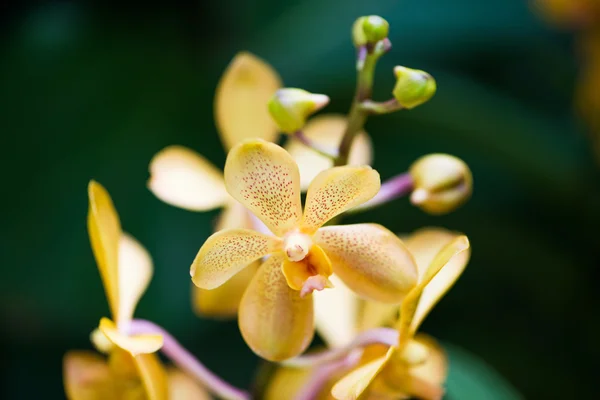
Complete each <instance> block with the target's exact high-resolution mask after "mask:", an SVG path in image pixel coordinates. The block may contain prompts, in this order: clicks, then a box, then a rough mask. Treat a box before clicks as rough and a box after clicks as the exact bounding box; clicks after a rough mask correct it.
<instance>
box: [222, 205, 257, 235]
mask: <svg viewBox="0 0 600 400" xmlns="http://www.w3.org/2000/svg"><path fill="white" fill-rule="evenodd" d="M253 220H256V221H258V220H257V219H256V218H253V216H252V213H251V212H250V211H248V209H247V208H246V207H244V206H243V205H242V204H240V203H239V202H237V201H235V200H233V199H232V201H229V202H228V203H227V204H226V205H225V207H224V208H223V211H221V214H220V215H219V217H218V219H217V223H216V226H215V232H218V231H222V230H224V229H234V228H246V229H254V226H253V222H254V221H253Z"/></svg>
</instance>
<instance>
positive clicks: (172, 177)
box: [148, 52, 371, 317]
mask: <svg viewBox="0 0 600 400" xmlns="http://www.w3.org/2000/svg"><path fill="white" fill-rule="evenodd" d="M281 85H282V83H281V78H280V77H279V75H278V74H277V72H276V71H275V70H274V69H273V68H272V67H271V66H270V65H268V64H267V63H266V62H265V61H263V60H261V59H259V58H258V57H256V56H254V55H252V54H250V53H248V52H241V53H238V54H237V55H236V56H235V57H234V59H233V60H232V61H231V63H230V65H229V67H228V68H227V69H226V71H225V72H224V74H223V77H222V78H221V81H220V82H219V84H218V87H217V91H216V94H215V120H216V123H217V126H218V128H219V134H220V137H221V140H222V142H223V145H224V146H225V148H226V149H227V150H229V149H230V148H231V147H233V146H234V145H235V144H237V143H238V142H240V141H242V140H244V139H251V138H261V139H264V140H267V141H270V142H275V141H277V139H278V137H279V134H278V132H277V126H276V124H275V123H274V122H273V121H272V119H271V117H270V115H269V111H268V109H267V102H268V100H269V99H270V98H271V96H272V95H273V93H275V92H276V90H277V89H279V88H280V87H281ZM345 123H346V120H345V118H343V117H341V116H338V115H332V116H322V117H318V118H316V119H315V120H314V122H313V121H312V120H311V121H309V123H308V124H307V126H306V130H305V133H306V135H307V137H309V138H310V139H311V140H312V141H314V142H315V143H319V145H321V146H323V147H325V148H327V149H331V150H330V151H331V152H333V151H334V150H335V149H337V145H338V144H339V142H340V140H341V137H342V133H343V130H344V127H345ZM288 146H289V149H290V151H291V152H292V154H293V155H294V156H295V157H297V160H298V163H299V166H300V169H301V172H302V174H301V176H302V177H303V180H302V184H303V185H302V187H303V189H306V188H307V187H308V183H310V180H312V177H314V176H315V175H316V174H317V173H318V172H320V171H322V170H324V169H326V168H329V167H331V166H332V161H331V159H329V158H327V157H324V156H322V155H319V154H318V153H316V152H315V151H314V150H312V149H310V148H309V147H307V146H305V145H304V144H302V143H300V142H299V141H297V140H294V139H292V140H288ZM370 162H371V143H370V140H369V138H368V136H367V135H366V133H362V134H361V135H360V136H359V137H358V138H357V140H356V141H355V143H354V144H353V147H352V154H351V159H350V163H351V164H353V165H363V164H370ZM149 170H150V179H149V181H148V188H149V189H150V190H151V191H152V192H153V193H154V194H155V195H156V197H158V198H159V199H161V200H162V201H164V202H165V203H168V204H171V205H173V206H176V207H180V208H184V209H187V210H191V211H208V210H212V209H215V208H223V211H222V213H221V215H220V216H219V218H218V221H217V224H216V227H215V231H219V230H222V229H228V228H248V229H256V228H259V227H258V226H257V223H258V221H257V220H256V219H255V218H253V217H252V215H251V213H249V212H248V211H247V210H246V208H245V207H243V206H242V205H241V204H240V203H238V202H237V201H235V200H234V199H232V198H231V197H230V196H229V195H228V194H227V191H226V189H225V184H224V180H223V173H222V172H221V171H220V170H219V169H218V168H216V167H215V166H214V165H212V164H211V163H210V162H209V161H208V160H206V159H205V158H204V157H203V156H201V155H200V154H198V153H197V152H195V151H194V150H191V149H188V148H186V147H183V146H169V147H167V148H165V149H163V150H161V151H160V152H159V153H157V154H156V155H155V156H154V157H153V159H152V160H151V162H150V166H149ZM304 177H308V178H309V179H308V181H307V180H306V179H305V178H304ZM306 182H308V183H306ZM259 265H260V263H259V262H255V263H252V264H251V265H249V266H248V267H247V268H245V269H244V270H243V271H242V272H240V273H239V274H236V275H235V276H234V277H233V278H232V279H230V280H229V281H227V282H226V283H225V284H223V285H222V286H220V287H219V288H217V289H214V290H211V291H207V290H203V289H199V288H196V287H194V291H193V304H194V309H195V311H196V312H197V313H198V314H200V315H206V316H212V317H232V316H235V315H236V314H237V310H238V306H239V303H240V300H241V297H242V294H243V293H244V290H245V289H246V287H247V286H248V284H249V282H250V280H251V279H252V276H254V273H255V272H256V270H257V269H258V266H259Z"/></svg>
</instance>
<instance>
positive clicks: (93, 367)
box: [63, 351, 118, 400]
mask: <svg viewBox="0 0 600 400" xmlns="http://www.w3.org/2000/svg"><path fill="white" fill-rule="evenodd" d="M63 382H64V387H65V394H66V396H67V399H68V400H104V399H114V398H117V395H118V393H117V388H116V386H115V384H114V381H113V379H112V376H111V371H110V368H109V367H108V364H107V363H106V360H105V359H104V357H102V356H100V355H99V354H96V353H93V352H91V351H70V352H68V353H67V354H65V357H64V359H63Z"/></svg>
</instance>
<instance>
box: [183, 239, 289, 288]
mask: <svg viewBox="0 0 600 400" xmlns="http://www.w3.org/2000/svg"><path fill="white" fill-rule="evenodd" d="M280 248H281V240H280V239H279V238H276V237H274V236H267V235H263V234H262V233H258V232H256V231H252V230H250V229H227V230H224V231H219V232H217V233H214V234H213V235H212V236H211V237H209V238H208V239H206V242H204V244H203V245H202V247H201V248H200V251H199V252H198V255H196V258H195V259H194V262H193V263H192V267H191V270H190V273H191V275H192V281H193V282H194V284H195V285H196V286H198V287H199V288H202V289H215V288H217V287H219V286H221V285H222V284H224V283H225V282H227V281H228V280H229V279H230V278H231V277H232V276H234V275H235V274H237V273H238V272H240V271H241V270H242V269H244V268H245V267H247V266H248V265H250V264H251V263H252V262H254V261H256V260H258V259H259V258H261V257H263V256H266V255H267V254H270V253H273V252H275V251H278V250H279V249H280Z"/></svg>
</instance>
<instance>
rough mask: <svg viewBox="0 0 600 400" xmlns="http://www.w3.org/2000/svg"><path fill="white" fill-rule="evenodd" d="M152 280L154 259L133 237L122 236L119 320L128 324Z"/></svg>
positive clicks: (120, 245)
mask: <svg viewBox="0 0 600 400" xmlns="http://www.w3.org/2000/svg"><path fill="white" fill-rule="evenodd" d="M151 278H152V259H151V258H150V254H148V252H147V251H146V249H145V248H144V247H143V246H142V245H141V244H140V243H139V242H138V241H137V240H135V239H134V238H133V237H132V236H130V235H128V234H123V235H121V240H120V242H119V320H117V325H118V326H121V325H122V324H126V323H127V322H128V321H129V320H131V319H132V318H133V312H134V310H135V307H136V305H137V303H138V301H139V300H140V298H141V297H142V294H143V293H144V292H145V291H146V288H147V287H148V284H149V283H150V279H151Z"/></svg>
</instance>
